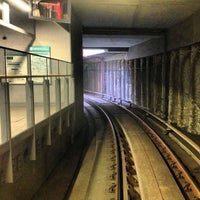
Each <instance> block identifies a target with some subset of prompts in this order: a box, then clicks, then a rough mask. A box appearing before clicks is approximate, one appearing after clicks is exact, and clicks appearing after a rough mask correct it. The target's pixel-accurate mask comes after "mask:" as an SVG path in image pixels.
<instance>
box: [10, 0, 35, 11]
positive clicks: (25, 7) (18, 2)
mask: <svg viewBox="0 0 200 200" xmlns="http://www.w3.org/2000/svg"><path fill="white" fill-rule="evenodd" d="M7 1H8V2H9V4H11V5H13V6H14V7H16V8H18V9H19V10H21V11H23V12H30V11H31V7H30V4H29V2H27V1H26V0H7Z"/></svg>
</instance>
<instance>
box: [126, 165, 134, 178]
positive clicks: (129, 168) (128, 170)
mask: <svg viewBox="0 0 200 200" xmlns="http://www.w3.org/2000/svg"><path fill="white" fill-rule="evenodd" d="M126 171H127V172H128V173H130V174H131V175H132V176H133V175H136V171H135V169H134V168H133V167H132V166H130V165H128V164H127V165H126Z"/></svg>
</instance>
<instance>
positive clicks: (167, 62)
mask: <svg viewBox="0 0 200 200" xmlns="http://www.w3.org/2000/svg"><path fill="white" fill-rule="evenodd" d="M199 13H200V12H199ZM199 13H197V14H196V15H193V16H191V17H190V18H188V19H187V20H185V23H184V22H181V23H180V24H177V25H176V26H174V27H172V28H170V29H169V30H168V37H167V39H168V44H167V46H168V51H166V52H165V46H164V41H163V39H158V38H157V39H153V40H150V41H147V42H145V43H142V44H139V45H137V46H134V47H131V48H130V49H129V52H128V53H127V54H126V55H123V56H122V55H120V56H119V58H117V55H115V56H111V57H109V58H106V59H104V58H103V57H100V56H99V57H98V58H92V59H85V60H84V89H85V91H86V92H88V91H89V92H92V93H98V94H104V95H105V96H107V97H108V98H110V99H112V100H126V101H130V102H132V103H134V104H136V105H138V106H141V107H143V108H145V109H148V110H149V111H151V112H152V113H154V114H156V115H157V116H159V117H161V118H163V119H166V120H167V121H168V122H169V123H171V124H174V125H175V126H177V127H179V128H180V129H182V130H184V131H186V132H188V133H191V134H198V135H199V134H200V78H199V77H200V53H199V52H200V51H199V50H200V43H198V42H200V34H199V31H198V30H200V24H199V23H197V24H193V22H194V21H196V20H197V18H198V17H199ZM188 29H189V31H188ZM178 30H181V32H179V31H178ZM184 30H185V31H184ZM186 38H187V39H186Z"/></svg>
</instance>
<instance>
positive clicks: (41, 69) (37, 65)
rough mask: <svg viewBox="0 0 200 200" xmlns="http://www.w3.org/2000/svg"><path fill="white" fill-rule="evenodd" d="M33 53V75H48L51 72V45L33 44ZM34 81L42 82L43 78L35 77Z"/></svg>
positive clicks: (30, 49)
mask: <svg viewBox="0 0 200 200" xmlns="http://www.w3.org/2000/svg"><path fill="white" fill-rule="evenodd" d="M29 52H30V53H32V54H37V55H40V56H37V55H31V72H32V75H48V74H50V59H49V58H48V57H50V56H51V47H49V46H31V47H30V48H29ZM43 56H45V57H43ZM33 80H34V82H37V83H42V82H43V79H42V78H34V79H33Z"/></svg>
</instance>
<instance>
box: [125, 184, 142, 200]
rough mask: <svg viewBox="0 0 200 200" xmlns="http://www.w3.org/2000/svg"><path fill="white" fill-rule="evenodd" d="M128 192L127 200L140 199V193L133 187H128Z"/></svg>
mask: <svg viewBox="0 0 200 200" xmlns="http://www.w3.org/2000/svg"><path fill="white" fill-rule="evenodd" d="M128 194H129V200H140V199H141V197H140V194H139V193H138V191H136V190H135V188H133V187H129V189H128Z"/></svg>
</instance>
